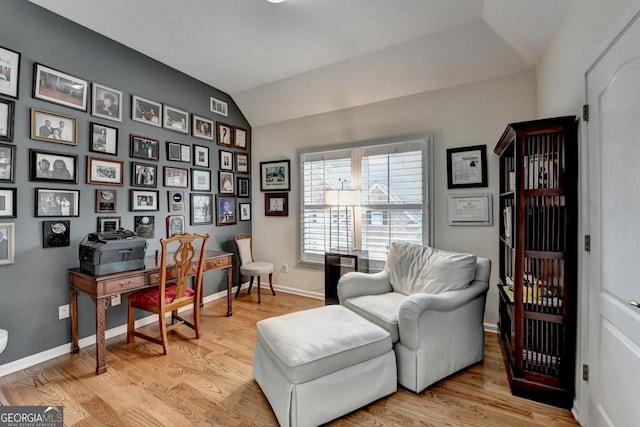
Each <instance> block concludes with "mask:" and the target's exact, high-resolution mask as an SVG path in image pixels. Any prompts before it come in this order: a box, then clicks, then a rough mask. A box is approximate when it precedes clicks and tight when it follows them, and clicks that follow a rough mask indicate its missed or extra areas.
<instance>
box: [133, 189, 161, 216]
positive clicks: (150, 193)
mask: <svg viewBox="0 0 640 427" xmlns="http://www.w3.org/2000/svg"><path fill="white" fill-rule="evenodd" d="M129 208H130V210H131V211H157V210H158V192H157V191H155V190H129Z"/></svg>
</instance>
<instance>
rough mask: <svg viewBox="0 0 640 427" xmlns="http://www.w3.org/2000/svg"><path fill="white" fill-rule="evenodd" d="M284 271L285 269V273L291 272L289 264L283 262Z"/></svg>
mask: <svg viewBox="0 0 640 427" xmlns="http://www.w3.org/2000/svg"><path fill="white" fill-rule="evenodd" d="M282 271H284V272H285V273H288V272H289V264H282Z"/></svg>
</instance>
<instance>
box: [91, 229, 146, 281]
mask: <svg viewBox="0 0 640 427" xmlns="http://www.w3.org/2000/svg"><path fill="white" fill-rule="evenodd" d="M146 249H147V240H146V239H144V238H142V237H137V236H136V235H135V234H134V233H133V232H131V231H129V230H123V229H120V230H117V231H110V232H105V233H90V234H89V235H88V236H87V237H85V238H84V239H82V241H81V242H80V247H79V248H78V252H79V257H80V271H81V272H83V273H87V274H91V275H92V276H103V275H105V274H112V273H119V272H121V271H129V270H140V269H142V268H144V257H145V251H146Z"/></svg>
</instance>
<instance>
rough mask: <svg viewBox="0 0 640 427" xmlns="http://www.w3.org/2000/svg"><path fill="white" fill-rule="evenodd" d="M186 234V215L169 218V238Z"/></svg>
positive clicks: (170, 216)
mask: <svg viewBox="0 0 640 427" xmlns="http://www.w3.org/2000/svg"><path fill="white" fill-rule="evenodd" d="M179 234H184V215H169V216H167V237H172V236H177V235H179Z"/></svg>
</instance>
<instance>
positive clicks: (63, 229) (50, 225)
mask: <svg viewBox="0 0 640 427" xmlns="http://www.w3.org/2000/svg"><path fill="white" fill-rule="evenodd" d="M70 236H71V221H69V220H63V221H42V247H43V248H44V249H47V248H62V247H65V246H69V245H70V243H71V237H70Z"/></svg>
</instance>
